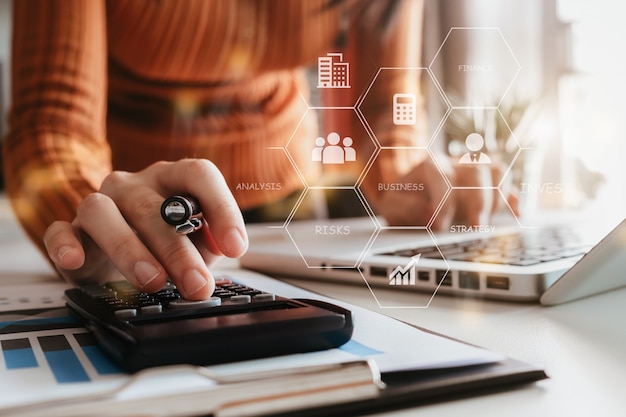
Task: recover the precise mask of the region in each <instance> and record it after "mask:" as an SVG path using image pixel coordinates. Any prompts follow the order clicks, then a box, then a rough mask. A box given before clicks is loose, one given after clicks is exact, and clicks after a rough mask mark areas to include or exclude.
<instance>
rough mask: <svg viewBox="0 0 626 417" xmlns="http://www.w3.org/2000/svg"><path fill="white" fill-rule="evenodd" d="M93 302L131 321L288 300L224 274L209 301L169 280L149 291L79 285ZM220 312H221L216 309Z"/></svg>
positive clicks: (115, 285)
mask: <svg viewBox="0 0 626 417" xmlns="http://www.w3.org/2000/svg"><path fill="white" fill-rule="evenodd" d="M79 288H80V290H81V291H82V292H83V293H84V294H85V295H87V296H88V297H89V298H90V299H91V300H92V302H93V303H95V304H97V305H98V306H100V307H102V308H104V309H106V310H108V311H110V312H111V313H112V314H113V315H114V316H115V318H117V319H120V320H129V321H132V320H133V319H139V318H148V317H154V318H157V317H158V318H165V317H167V316H171V315H172V314H174V315H176V312H179V311H183V310H190V309H194V310H198V311H200V310H202V311H207V310H208V309H217V310H219V309H220V307H224V308H225V307H231V308H235V307H238V306H239V307H240V306H246V307H248V308H253V307H258V306H260V305H267V304H268V303H269V304H272V303H277V302H280V303H283V302H284V301H286V299H283V298H281V297H277V296H275V295H274V294H272V293H267V292H263V291H260V290H257V289H254V288H251V287H248V286H245V285H241V284H238V283H235V282H233V281H231V280H230V279H228V278H225V277H220V278H218V279H217V280H216V287H215V291H214V293H213V295H212V296H211V297H209V298H207V299H206V300H200V301H192V300H186V299H184V298H183V297H182V296H181V295H180V293H179V292H178V289H177V288H176V286H175V285H174V284H172V283H171V282H168V283H167V284H166V285H165V286H164V287H163V288H162V289H161V290H160V291H158V292H156V293H153V294H148V293H145V292H141V291H139V290H137V289H136V288H135V287H133V286H132V285H131V284H130V283H129V282H128V281H116V282H110V283H106V284H103V285H86V286H81V287H79ZM215 312H216V313H217V311H215Z"/></svg>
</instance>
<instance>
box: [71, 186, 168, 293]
mask: <svg viewBox="0 0 626 417" xmlns="http://www.w3.org/2000/svg"><path fill="white" fill-rule="evenodd" d="M77 223H78V224H79V225H80V227H81V228H82V230H84V232H85V233H86V234H87V235H89V236H90V237H91V239H93V241H94V243H95V244H96V245H97V246H98V247H99V248H100V250H102V252H104V253H105V254H106V255H107V256H108V258H109V259H110V260H111V262H112V263H113V264H114V265H115V266H116V268H117V269H118V270H119V271H120V272H121V273H122V274H123V275H124V276H125V277H126V278H127V279H128V280H129V281H130V282H131V283H132V284H133V285H134V286H136V287H137V288H138V289H140V290H142V291H146V292H154V291H158V290H159V289H160V288H161V287H162V286H163V285H164V284H165V281H166V278H167V275H166V273H165V270H164V268H163V267H162V266H161V265H160V263H159V262H158V261H157V260H156V259H155V257H154V256H153V255H152V253H151V252H150V251H149V250H148V249H147V248H146V247H145V246H144V244H143V243H142V242H141V240H140V239H139V237H138V236H137V235H136V234H135V232H134V230H133V229H132V228H131V227H130V226H129V225H128V223H127V222H126V219H125V218H124V216H123V215H122V213H121V212H120V210H119V209H118V207H117V205H116V204H115V202H114V201H113V200H112V199H111V198H109V197H108V196H106V195H104V194H101V193H93V194H90V195H88V196H87V197H86V198H85V199H84V200H83V202H82V203H81V204H80V205H79V206H78V210H77Z"/></svg>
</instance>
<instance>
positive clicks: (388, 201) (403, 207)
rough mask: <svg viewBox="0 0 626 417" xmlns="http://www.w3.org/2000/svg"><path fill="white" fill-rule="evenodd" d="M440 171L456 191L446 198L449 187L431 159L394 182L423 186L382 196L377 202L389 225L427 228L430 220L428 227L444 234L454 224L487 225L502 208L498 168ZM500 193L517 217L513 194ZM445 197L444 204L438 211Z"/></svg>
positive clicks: (454, 167)
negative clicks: (506, 195)
mask: <svg viewBox="0 0 626 417" xmlns="http://www.w3.org/2000/svg"><path fill="white" fill-rule="evenodd" d="M441 168H442V169H443V171H444V173H445V176H446V178H447V179H448V181H449V182H450V183H451V185H452V186H453V187H454V188H455V190H454V192H451V193H450V194H449V195H448V196H447V197H446V194H447V192H448V190H449V189H450V187H449V185H448V184H447V183H446V181H445V180H444V178H443V176H442V173H441V172H440V170H439V169H438V168H437V166H435V164H434V162H432V160H431V159H426V160H424V161H422V162H421V163H419V164H417V165H416V166H415V167H413V168H412V169H411V170H410V171H409V172H408V173H407V174H405V175H404V176H403V177H401V178H400V179H399V180H398V181H397V182H398V183H419V184H423V190H422V191H414V190H410V191H385V192H384V194H383V195H382V197H381V198H380V200H379V211H380V214H381V215H382V216H383V217H384V218H385V220H386V221H387V223H388V224H389V225H391V226H426V225H428V224H429V222H430V220H431V219H432V223H431V224H430V226H431V227H432V229H434V230H444V229H446V228H448V227H449V226H450V224H452V223H453V222H458V223H463V224H467V225H479V224H485V223H487V222H489V219H490V217H491V215H492V214H494V213H495V212H496V211H498V210H500V209H502V208H503V205H504V204H501V203H503V200H502V199H501V198H500V196H499V191H498V185H500V183H501V180H502V175H503V170H502V169H501V167H499V166H498V165H497V164H493V165H486V164H485V165H483V164H481V165H473V164H452V163H450V165H448V166H444V167H441ZM500 189H501V190H502V192H503V193H507V194H508V203H509V206H510V207H511V208H512V209H513V211H514V213H516V214H517V198H516V195H515V192H514V190H512V189H511V187H508V186H507V185H506V184H503V185H501V187H500ZM444 197H446V198H445V202H444V204H443V205H442V206H441V207H440V208H439V210H438V211H437V209H438V207H439V205H440V204H441V202H442V200H443V199H444ZM435 213H436V215H435ZM433 216H434V217H433Z"/></svg>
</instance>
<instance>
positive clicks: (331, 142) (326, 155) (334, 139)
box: [322, 132, 345, 164]
mask: <svg viewBox="0 0 626 417" xmlns="http://www.w3.org/2000/svg"><path fill="white" fill-rule="evenodd" d="M340 139H341V138H340V136H339V133H337V132H330V133H329V134H328V137H327V138H326V147H325V148H324V150H323V151H322V163H323V164H343V163H344V162H345V153H344V150H343V148H342V147H341V146H339V141H340Z"/></svg>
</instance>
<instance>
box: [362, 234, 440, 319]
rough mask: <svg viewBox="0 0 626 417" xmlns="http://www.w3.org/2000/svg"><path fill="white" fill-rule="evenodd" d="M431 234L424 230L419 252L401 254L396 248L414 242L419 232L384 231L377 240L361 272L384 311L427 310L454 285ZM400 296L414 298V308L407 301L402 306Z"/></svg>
mask: <svg viewBox="0 0 626 417" xmlns="http://www.w3.org/2000/svg"><path fill="white" fill-rule="evenodd" d="M427 231H428V230H427V229H422V230H421V232H422V234H423V236H420V243H421V245H420V246H419V248H416V249H410V248H408V247H407V246H406V245H404V246H403V247H402V249H401V250H397V249H394V246H396V245H394V244H393V242H397V241H403V240H405V239H407V238H408V239H414V238H415V232H416V230H411V231H408V230H402V229H392V228H387V229H385V228H383V230H381V231H380V233H378V234H377V235H376V237H375V238H374V240H373V244H372V246H371V247H370V248H369V249H368V251H367V252H366V256H365V257H364V259H365V260H364V262H362V263H361V264H360V266H359V272H360V274H361V277H362V278H363V280H364V281H365V283H366V285H367V287H368V289H369V290H370V292H371V293H372V296H373V297H374V299H375V300H376V302H377V303H378V305H379V307H380V308H399V307H402V308H427V307H428V306H429V305H430V303H431V302H432V300H433V298H434V297H435V294H436V293H437V292H438V291H439V289H440V288H442V286H446V285H448V283H449V282H450V279H449V277H450V276H451V272H450V268H449V266H447V261H446V259H445V258H444V257H443V254H442V253H441V251H440V250H439V247H438V246H437V243H436V242H435V240H434V239H433V237H432V235H431V234H430V233H427ZM411 236H412V237H411ZM441 260H443V261H444V264H445V265H446V267H442V265H441ZM390 289H392V291H390ZM399 292H407V293H411V294H412V295H414V297H412V304H407V303H406V301H404V302H403V303H402V305H399V304H398V301H397V298H398V297H397V295H398V293H399Z"/></svg>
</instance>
